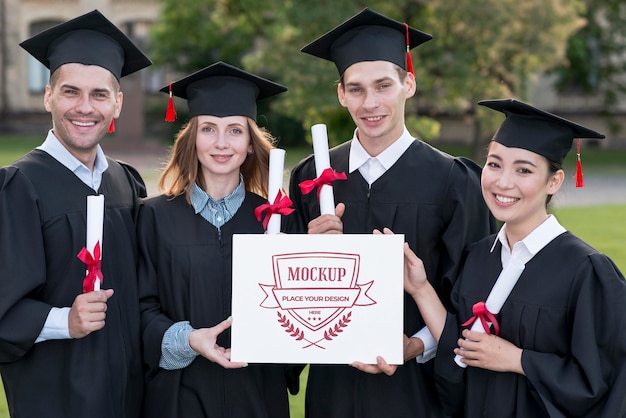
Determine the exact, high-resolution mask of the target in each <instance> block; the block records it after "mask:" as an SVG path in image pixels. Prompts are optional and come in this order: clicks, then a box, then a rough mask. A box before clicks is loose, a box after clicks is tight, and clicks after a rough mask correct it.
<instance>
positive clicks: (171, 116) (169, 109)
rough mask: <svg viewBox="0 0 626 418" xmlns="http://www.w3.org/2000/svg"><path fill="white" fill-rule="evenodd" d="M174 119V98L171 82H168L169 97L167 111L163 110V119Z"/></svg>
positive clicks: (167, 120) (170, 120) (169, 120)
mask: <svg viewBox="0 0 626 418" xmlns="http://www.w3.org/2000/svg"><path fill="white" fill-rule="evenodd" d="M175 120H176V109H174V99H173V98H172V83H170V98H169V99H167V111H166V112H165V121H166V122H174V121H175Z"/></svg>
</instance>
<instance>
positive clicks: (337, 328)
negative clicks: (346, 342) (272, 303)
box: [276, 311, 352, 349]
mask: <svg viewBox="0 0 626 418" xmlns="http://www.w3.org/2000/svg"><path fill="white" fill-rule="evenodd" d="M276 313H277V314H278V322H279V323H280V326H281V327H283V328H284V329H285V332H286V333H288V334H289V335H290V336H291V337H293V338H295V339H296V341H302V340H304V341H306V342H308V343H309V345H307V346H305V347H303V348H308V347H311V346H316V347H318V348H322V349H325V347H322V346H321V345H319V344H318V343H319V342H320V341H322V340H323V339H325V340H327V341H331V340H332V339H333V338H335V337H337V336H339V334H340V333H342V332H343V329H342V328H345V327H347V326H348V324H349V323H350V322H351V321H352V320H351V319H350V317H351V316H352V311H350V312H348V313H347V314H346V315H344V316H343V317H342V318H341V319H340V320H339V321H337V323H336V324H335V325H333V326H331V327H330V328H328V329H327V330H326V331H324V338H320V339H319V340H317V341H310V340H308V339H306V338H304V331H302V330H300V328H298V327H296V326H294V325H293V324H292V323H291V321H290V320H289V318H287V315H282V314H281V313H280V312H276Z"/></svg>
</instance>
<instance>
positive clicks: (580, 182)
mask: <svg viewBox="0 0 626 418" xmlns="http://www.w3.org/2000/svg"><path fill="white" fill-rule="evenodd" d="M576 187H585V181H584V179H583V164H582V162H581V161H580V138H578V146H577V150H576Z"/></svg>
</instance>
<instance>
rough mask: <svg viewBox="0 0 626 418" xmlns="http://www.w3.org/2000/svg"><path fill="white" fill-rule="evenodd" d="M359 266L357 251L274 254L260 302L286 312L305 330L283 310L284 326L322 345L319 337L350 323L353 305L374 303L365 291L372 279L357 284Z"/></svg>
mask: <svg viewBox="0 0 626 418" xmlns="http://www.w3.org/2000/svg"><path fill="white" fill-rule="evenodd" d="M359 268H360V255H359V254H348V253H336V252H305V253H289V254H277V255H273V256H272V269H273V275H274V285H264V284H260V286H261V288H262V289H263V291H264V292H265V295H266V297H265V300H263V302H262V303H261V306H262V307H265V308H279V309H281V310H283V311H285V312H286V313H288V314H289V315H290V316H291V317H292V318H293V319H294V320H295V321H296V322H297V323H299V324H300V325H302V326H303V327H304V329H303V330H300V329H299V328H297V327H294V326H293V324H292V323H291V322H290V321H289V319H287V317H286V315H281V313H280V312H279V313H278V317H279V323H280V324H281V326H283V327H284V328H285V331H287V332H289V333H290V334H291V335H292V336H293V337H295V338H296V339H297V340H302V339H304V340H305V341H307V342H309V343H310V344H309V345H308V346H307V347H309V346H317V347H320V348H323V347H321V346H320V345H319V344H318V343H319V342H320V341H322V340H323V339H326V340H332V337H335V336H337V335H338V333H339V332H342V331H343V330H342V328H345V327H347V326H348V324H349V322H350V316H351V314H352V312H351V311H350V309H351V308H352V307H353V306H355V305H360V306H366V305H373V304H375V303H376V302H375V301H374V300H372V299H371V298H370V297H369V296H368V295H367V291H368V290H369V288H370V287H371V285H372V283H373V282H371V281H370V282H369V283H365V284H359V283H358V279H359ZM335 322H336V323H335ZM333 324H334V325H333ZM305 334H306V335H307V336H308V338H305ZM314 340H316V341H315V342H313V341H314Z"/></svg>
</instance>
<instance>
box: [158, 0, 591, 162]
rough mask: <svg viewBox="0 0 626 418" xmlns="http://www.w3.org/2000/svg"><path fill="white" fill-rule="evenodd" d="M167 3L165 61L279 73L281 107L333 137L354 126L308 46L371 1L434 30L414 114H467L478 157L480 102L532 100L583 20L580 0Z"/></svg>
mask: <svg viewBox="0 0 626 418" xmlns="http://www.w3.org/2000/svg"><path fill="white" fill-rule="evenodd" d="M161 1H162V3H163V15H162V21H161V22H160V24H158V25H157V26H156V27H155V30H154V32H153V43H152V52H153V56H154V60H155V62H156V63H157V64H158V63H168V64H170V65H174V66H175V68H177V69H185V68H187V69H188V68H194V69H198V68H201V67H202V66H205V65H207V64H208V63H210V62H212V61H215V60H217V59H222V60H225V61H229V62H231V63H233V64H239V63H241V65H242V66H243V68H245V69H247V70H250V71H253V72H255V73H257V74H261V75H265V76H268V77H272V78H273V79H274V80H276V81H278V82H281V83H283V84H285V85H286V86H288V87H289V93H288V94H285V95H283V96H282V97H280V99H279V100H276V101H275V102H274V103H273V104H272V109H273V110H274V111H275V112H278V113H280V114H283V115H285V117H288V118H290V119H296V120H300V121H302V125H303V126H304V127H306V130H307V131H308V127H310V126H311V125H313V124H315V123H326V124H327V125H328V132H329V139H330V141H331V142H332V143H333V144H336V143H340V142H343V141H345V140H346V139H348V138H350V137H351V135H352V131H353V129H354V125H353V124H352V122H351V121H350V117H349V114H348V112H347V111H345V110H344V109H342V108H341V107H340V106H339V104H338V101H337V97H336V91H335V88H336V87H335V86H336V80H337V78H338V76H337V71H336V68H335V66H334V65H333V64H332V63H331V62H327V61H324V60H320V59H316V58H313V57H311V56H309V55H306V54H303V53H300V52H299V50H300V48H302V47H303V46H304V45H306V44H307V43H309V42H311V41H312V40H314V39H315V38H317V37H318V36H320V35H322V34H324V33H325V32H327V31H328V30H330V29H331V28H333V27H334V26H336V25H337V24H339V23H341V22H342V21H344V20H345V19H347V18H348V17H350V16H352V15H353V14H355V13H357V12H358V11H360V10H361V9H362V8H364V7H366V6H367V7H371V8H373V9H374V10H377V11H379V12H381V13H383V14H386V15H388V16H390V17H393V18H395V19H397V20H400V21H406V22H407V23H409V24H410V25H411V26H414V27H416V28H418V29H420V30H423V31H425V32H428V33H431V34H433V36H434V39H433V40H432V41H430V42H428V43H426V44H424V45H423V46H420V47H418V48H416V49H415V50H414V51H413V53H412V55H413V60H414V66H415V70H416V77H417V80H418V94H417V97H416V98H415V99H412V100H410V101H409V103H408V106H407V111H408V112H409V113H410V114H413V115H419V116H420V117H421V118H422V119H423V118H424V117H429V116H431V117H432V116H435V115H437V114H438V113H440V112H455V113H460V114H465V115H467V117H469V118H470V119H471V120H472V121H473V123H474V125H473V126H474V129H473V132H470V133H468V136H470V137H471V139H472V143H473V144H474V149H475V156H477V155H478V152H479V150H481V149H482V145H483V142H484V140H485V136H486V133H487V132H491V131H492V128H493V125H494V124H493V123H490V122H489V119H488V117H489V116H492V115H489V116H488V115H487V113H488V112H485V115H483V114H482V113H481V114H479V116H480V117H476V111H475V103H476V101H477V100H480V99H485V98H500V97H510V96H516V97H518V98H521V99H523V98H524V96H525V93H526V89H527V87H528V85H529V83H530V82H531V81H532V80H531V77H533V76H534V75H535V74H536V73H537V72H538V71H542V70H546V69H550V68H554V67H555V66H557V65H558V64H559V63H561V62H562V59H563V56H564V51H565V46H566V41H567V38H568V37H569V36H570V35H571V34H572V33H573V32H574V31H575V30H577V29H578V28H579V27H580V26H581V24H582V20H581V19H580V18H579V11H580V7H582V4H581V1H578V0H526V1H524V2H519V1H517V0H480V1H479V2H469V1H461V2H454V1H446V0H429V1H425V0H396V1H394V2H389V1H382V0H372V1H369V2H367V3H366V2H362V1H356V0H317V1H315V2H312V1H311V2H304V1H294V0H286V1H285V0H280V1H279V0H230V1H229V0H221V1H220V0H161ZM491 113H493V112H491ZM411 125H412V126H415V127H418V126H422V127H423V128H422V129H421V131H422V132H420V134H421V135H424V136H425V138H424V139H427V140H428V139H430V138H429V137H428V135H436V134H437V132H438V130H437V128H436V126H435V127H433V124H432V123H428V121H425V122H424V123H418V122H416V121H415V120H414V119H413V118H412V119H411ZM483 125H484V126H485V127H484V128H483ZM272 131H273V130H272ZM414 133H417V132H414Z"/></svg>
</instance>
